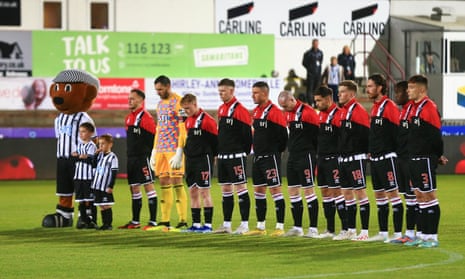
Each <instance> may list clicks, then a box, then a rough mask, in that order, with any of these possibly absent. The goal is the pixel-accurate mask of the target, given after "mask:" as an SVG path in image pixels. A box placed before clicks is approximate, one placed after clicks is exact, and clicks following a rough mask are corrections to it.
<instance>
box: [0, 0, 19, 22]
mask: <svg viewBox="0 0 465 279" xmlns="http://www.w3.org/2000/svg"><path fill="white" fill-rule="evenodd" d="M20 25H21V0H0V26H20Z"/></svg>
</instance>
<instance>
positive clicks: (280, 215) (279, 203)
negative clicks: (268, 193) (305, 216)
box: [265, 193, 286, 223]
mask: <svg viewBox="0 0 465 279" xmlns="http://www.w3.org/2000/svg"><path fill="white" fill-rule="evenodd" d="M272 197H273V200H274V205H275V209H276V222H277V223H284V216H285V213H286V205H285V202H284V197H283V194H282V193H277V194H274V195H272ZM265 201H266V200H265Z"/></svg>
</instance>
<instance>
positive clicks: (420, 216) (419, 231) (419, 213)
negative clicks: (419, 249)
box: [416, 202, 424, 235]
mask: <svg viewBox="0 0 465 279" xmlns="http://www.w3.org/2000/svg"><path fill="white" fill-rule="evenodd" d="M417 209H418V211H417V222H416V223H417V234H420V235H421V234H422V232H423V230H424V220H423V218H424V217H423V209H422V208H421V207H420V204H419V203H418V202H417Z"/></svg>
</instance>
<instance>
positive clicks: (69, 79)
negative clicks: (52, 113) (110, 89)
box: [50, 69, 100, 114]
mask: <svg viewBox="0 0 465 279" xmlns="http://www.w3.org/2000/svg"><path fill="white" fill-rule="evenodd" d="M99 85H100V82H99V80H98V79H97V78H96V77H94V76H93V75H91V74H89V73H87V72H85V71H82V70H76V69H70V70H64V71H62V72H60V73H59V74H58V75H57V76H56V77H55V78H54V79H53V84H52V85H51V86H50V97H51V99H52V102H53V105H54V106H55V108H56V109H57V110H59V111H60V112H62V113H65V114H73V113H76V112H81V111H87V110H88V109H89V108H90V106H91V105H92V102H93V101H94V99H95V97H96V96H97V91H98V88H99Z"/></svg>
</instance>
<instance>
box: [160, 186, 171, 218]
mask: <svg viewBox="0 0 465 279" xmlns="http://www.w3.org/2000/svg"><path fill="white" fill-rule="evenodd" d="M172 206H173V188H172V187H171V185H164V186H161V199H160V209H161V221H162V222H167V223H169V221H170V219H171V207H172Z"/></svg>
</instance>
